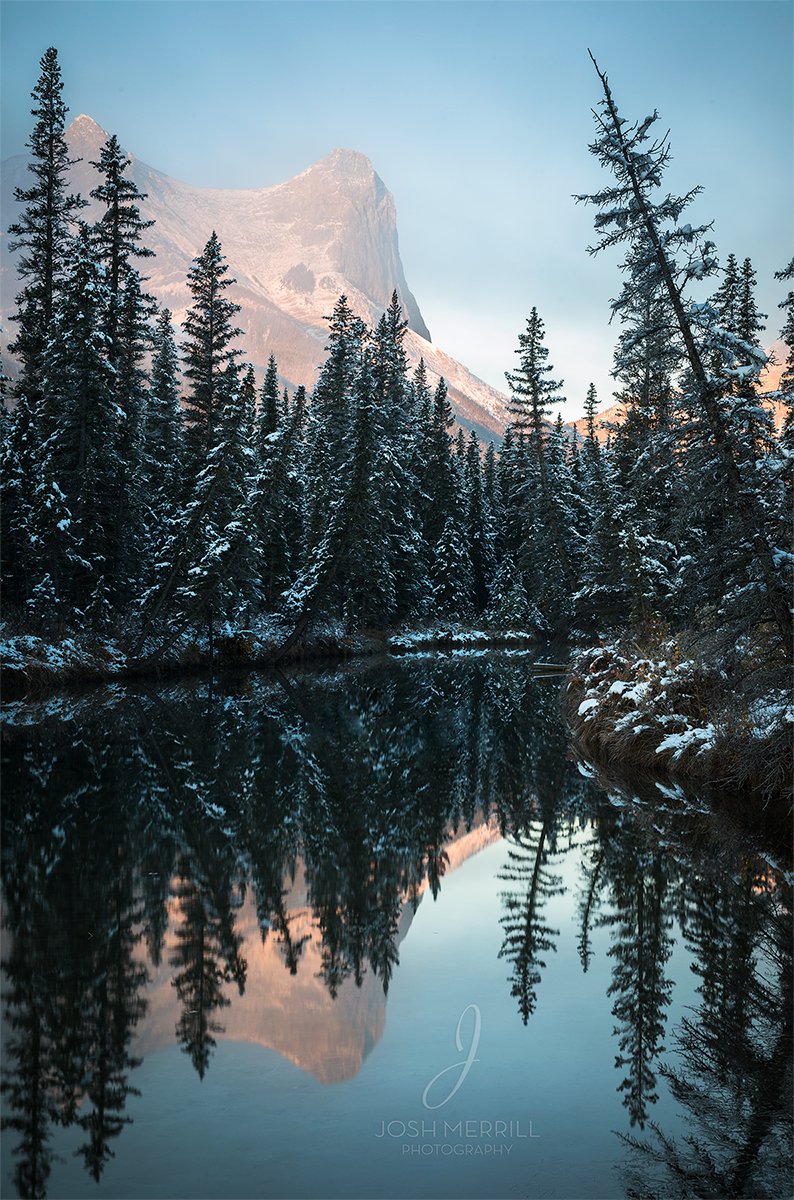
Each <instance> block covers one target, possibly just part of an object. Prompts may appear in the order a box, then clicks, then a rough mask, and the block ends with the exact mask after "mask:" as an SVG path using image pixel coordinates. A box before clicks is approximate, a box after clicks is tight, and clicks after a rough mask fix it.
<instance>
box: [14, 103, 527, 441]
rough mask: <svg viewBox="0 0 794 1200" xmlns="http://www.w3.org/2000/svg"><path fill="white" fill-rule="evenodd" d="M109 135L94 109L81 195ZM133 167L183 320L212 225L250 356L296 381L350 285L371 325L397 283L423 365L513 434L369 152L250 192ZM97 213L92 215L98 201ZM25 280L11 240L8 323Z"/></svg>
mask: <svg viewBox="0 0 794 1200" xmlns="http://www.w3.org/2000/svg"><path fill="white" fill-rule="evenodd" d="M106 138H107V134H106V133H105V131H104V130H103V129H101V128H100V126H99V125H97V123H96V122H95V121H94V120H92V119H91V117H88V116H79V117H76V118H75V120H74V121H73V122H72V123H71V125H70V126H69V128H68V130H67V140H68V142H69V147H70V150H71V152H72V155H73V157H75V158H79V159H81V160H82V161H81V162H79V163H77V164H76V166H75V167H74V168H73V175H72V183H73V187H74V188H75V190H77V191H79V192H80V193H81V194H82V195H83V196H85V197H87V196H88V194H89V192H90V191H91V189H92V188H93V187H95V186H96V184H97V180H98V175H97V172H96V170H95V169H94V168H93V167H92V166H91V165H90V163H91V160H97V159H98V158H99V153H100V148H101V146H102V144H103V142H104V141H105V140H106ZM26 161H27V160H26V159H25V158H24V157H23V156H19V157H16V158H11V159H8V160H6V162H4V163H3V171H2V175H3V190H2V229H3V231H5V230H7V229H8V226H9V224H10V223H11V222H12V221H13V220H14V219H15V216H16V211H17V206H16V204H15V202H14V200H13V195H14V188H15V187H16V186H23V187H27V186H29V181H30V175H29V172H27V170H26ZM129 174H130V175H131V176H132V178H133V179H134V180H135V182H136V184H137V185H138V187H139V189H140V190H141V191H143V192H146V193H147V194H148V200H146V201H145V202H144V203H143V204H142V205H141V211H142V215H144V216H145V217H147V218H153V219H154V221H155V225H154V226H153V227H152V228H151V229H150V230H149V231H148V232H147V243H148V245H150V246H151V248H152V249H153V250H154V251H155V252H156V255H157V257H156V258H154V259H151V260H144V261H143V264H142V265H143V268H144V270H145V272H146V273H147V274H148V275H149V277H150V282H149V284H148V290H149V291H151V292H152V293H153V294H154V295H155V296H156V297H157V299H158V300H159V301H160V302H161V303H163V304H167V305H168V307H169V308H171V309H172V310H173V312H174V315H175V319H176V321H177V322H181V321H182V319H183V317H184V315H185V310H186V307H187V305H188V301H189V294H188V291H187V287H186V284H185V277H186V273H187V270H188V267H189V266H190V263H191V260H192V259H193V258H194V257H195V256H196V254H198V253H199V252H200V251H201V249H202V248H203V246H204V244H205V243H206V241H207V238H208V237H209V235H210V233H211V232H212V230H213V229H214V230H216V232H217V234H218V237H219V238H220V239H221V243H222V245H223V250H224V253H225V255H226V257H227V259H228V261H229V265H230V273H231V274H232V275H234V276H235V278H236V279H237V283H236V285H235V287H234V289H233V292H230V294H231V295H232V297H233V299H235V300H236V301H237V303H239V304H241V305H242V311H241V313H240V314H239V318H238V324H239V325H240V326H241V328H242V329H243V338H242V340H241V345H242V347H243V348H244V351H245V357H246V359H248V360H250V361H252V362H253V363H254V364H255V366H257V367H258V368H259V369H260V370H261V369H262V368H263V367H264V364H265V363H266V362H267V359H268V356H269V355H270V354H271V353H272V354H275V356H276V359H277V361H278V365H279V370H280V372H281V375H282V377H283V378H284V380H285V381H287V382H288V383H290V384H291V385H293V386H294V385H296V384H299V383H302V384H304V385H305V386H306V387H309V388H310V387H311V386H312V385H313V383H314V381H315V379H316V376H317V369H318V367H319V365H320V364H321V363H322V361H323V359H324V357H325V354H324V349H325V344H326V330H327V325H326V322H325V321H324V320H323V318H324V316H326V315H327V314H329V313H330V312H331V309H332V308H333V305H334V303H335V301H336V300H337V298H338V297H339V295H340V294H341V293H342V292H344V293H345V294H346V295H347V297H348V299H349V301H350V304H351V307H352V308H353V309H354V310H355V311H356V312H358V313H359V315H361V316H362V317H363V318H364V319H365V320H366V321H367V322H369V323H374V322H375V321H377V320H378V318H379V317H380V315H381V313H382V312H383V311H384V309H385V308H386V306H387V305H388V303H389V300H390V298H391V294H392V291H393V290H394V289H395V288H396V289H397V292H398V294H399V296H400V299H401V301H402V304H403V307H404V310H405V313H406V316H407V318H408V322H409V328H408V332H407V336H406V345H407V350H408V354H409V357H410V359H411V361H412V362H413V363H417V362H418V361H419V358H420V357H422V356H423V357H424V359H425V363H426V365H427V368H428V371H429V373H430V376H431V380H434V379H435V377H437V376H439V375H443V376H444V378H445V379H446V380H447V383H448V385H449V389H450V398H451V400H452V403H453V406H454V408H455V410H456V413H457V415H458V417H459V419H460V421H461V423H462V424H464V425H467V426H474V427H475V428H477V429H478V431H479V432H480V433H487V434H488V435H490V436H493V435H495V434H499V433H501V431H502V430H503V428H504V425H505V420H506V414H505V405H506V398H505V397H504V396H503V395H501V394H500V393H499V392H497V391H496V390H495V389H494V388H492V387H490V386H489V385H488V384H486V383H484V382H483V381H482V380H480V379H477V378H476V376H474V375H472V374H471V372H470V371H468V370H467V369H466V368H465V367H464V366H462V365H461V364H460V363H458V362H456V361H455V359H453V358H451V357H450V356H449V355H447V354H444V352H443V351H442V350H439V349H438V348H437V347H436V346H434V345H433V344H432V342H431V340H430V333H429V331H428V329H427V326H426V325H425V322H424V319H423V317H422V314H421V312H420V309H419V305H418V304H417V302H416V300H415V298H414V296H413V295H412V293H411V291H410V289H409V287H408V284H407V282H406V279H405V273H404V271H403V267H402V263H401V261H400V253H399V247H398V238H397V220H396V213H395V206H394V200H393V198H392V196H391V193H390V192H389V191H388V190H387V189H386V187H385V185H384V184H383V181H382V180H381V179H380V177H379V176H378V175H377V173H376V171H375V169H374V167H373V166H372V163H371V162H370V161H369V159H368V158H366V156H365V155H363V154H360V153H358V152H357V151H355V150H332V151H331V153H330V154H328V155H326V157H325V158H323V159H321V160H320V162H318V163H315V164H314V166H311V167H308V168H307V169H306V170H305V171H302V172H301V173H300V174H299V175H296V176H295V178H294V179H290V180H288V181H287V182H286V183H281V184H277V185H276V186H275V187H267V188H253V189H246V190H226V189H216V188H198V187H193V186H191V185H190V184H186V183H182V182H180V181H179V180H177V179H172V178H170V176H168V175H164V174H163V173H162V172H161V171H157V170H155V169H154V168H152V167H149V166H147V165H146V163H143V162H141V161H140V160H139V159H136V158H135V157H134V156H131V166H130V170H129ZM85 215H86V216H87V217H88V219H90V218H91V215H92V213H91V208H90V207H89V208H88V209H87V210H86V213H85ZM17 290H18V289H17V280H16V274H15V271H14V266H13V262H12V258H11V256H10V255H9V253H8V238H7V236H4V237H3V244H2V320H3V325H4V328H5V329H6V330H7V329H8V324H7V321H8V315H9V313H10V312H11V311H12V310H13V299H14V295H15V293H16V291H17Z"/></svg>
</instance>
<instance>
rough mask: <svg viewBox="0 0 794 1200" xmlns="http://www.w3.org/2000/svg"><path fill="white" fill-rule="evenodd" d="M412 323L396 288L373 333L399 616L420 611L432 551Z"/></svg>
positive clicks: (385, 509) (378, 432)
mask: <svg viewBox="0 0 794 1200" xmlns="http://www.w3.org/2000/svg"><path fill="white" fill-rule="evenodd" d="M407 327H408V322H407V321H406V320H405V319H404V317H403V312H402V307H401V305H400V301H399V297H398V295H397V292H396V291H395V292H393V293H392V298H391V303H390V304H389V307H388V309H387V310H386V312H385V313H384V315H383V316H382V317H381V319H380V321H379V322H378V325H377V328H376V330H375V333H374V335H373V339H372V379H373V384H374V404H375V411H374V421H375V436H376V445H377V465H376V473H377V475H378V477H379V483H378V490H379V492H380V497H381V499H380V503H381V505H382V514H381V519H382V520H383V521H384V523H385V525H386V528H387V529H388V544H389V567H390V573H391V576H392V578H393V580H394V588H395V615H396V616H397V617H400V618H402V617H407V616H408V615H410V614H411V613H416V612H418V611H420V610H421V607H422V605H423V603H424V599H425V596H426V594H427V578H426V576H425V574H424V571H423V567H424V564H425V562H426V561H427V555H426V553H425V547H424V544H423V538H422V530H421V528H420V520H419V514H420V511H421V497H420V491H419V480H418V479H417V477H416V474H415V471H414V467H415V465H416V462H417V455H416V453H415V448H414V443H415V438H416V424H415V421H414V420H413V410H412V400H413V393H412V388H411V385H410V382H409V380H408V359H407V355H406V352H405V347H404V345H403V340H404V337H405V330H406V329H407Z"/></svg>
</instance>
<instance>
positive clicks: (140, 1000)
mask: <svg viewBox="0 0 794 1200" xmlns="http://www.w3.org/2000/svg"><path fill="white" fill-rule="evenodd" d="M555 687H556V685H555V684H553V683H551V682H550V681H548V680H541V679H537V678H533V677H532V675H531V672H530V671H529V670H528V669H527V665H526V662H525V661H524V660H522V659H521V658H519V657H513V658H510V657H494V658H489V659H484V660H480V661H474V662H472V661H462V660H457V661H456V660H454V659H453V660H446V661H425V662H422V663H417V662H414V663H410V662H403V663H394V664H387V665H383V664H379V665H377V666H374V667H371V668H367V667H361V668H357V669H352V670H349V671H343V672H338V673H335V674H331V675H327V676H307V677H302V678H301V677H298V676H291V677H282V678H279V679H269V678H265V677H256V676H250V677H239V678H235V679H234V680H233V681H231V682H230V683H227V684H226V685H225V687H224V688H223V689H222V690H220V691H219V690H218V689H217V687H215V688H214V689H211V688H210V687H209V685H208V684H206V683H199V684H196V685H194V686H191V687H187V688H186V687H174V688H171V689H162V690H159V691H157V692H152V691H146V690H123V689H115V690H114V689H109V690H106V691H103V692H95V693H91V694H90V695H89V696H87V697H84V698H82V699H79V700H78V699H69V698H63V699H61V700H58V701H53V702H50V703H49V704H48V705H44V706H39V707H38V708H37V707H35V706H30V707H29V708H26V709H22V708H17V709H16V711H15V712H14V713H13V714H12V715H13V718H14V724H13V725H12V726H11V727H10V728H9V729H8V730H7V731H6V734H5V737H4V757H5V766H4V778H5V797H4V808H3V834H4V836H3V870H4V880H5V901H4V904H5V907H4V925H5V934H4V936H5V949H4V954H3V969H4V975H5V984H4V1020H5V1028H6V1033H5V1037H4V1081H3V1092H4V1111H5V1116H4V1124H5V1126H6V1127H7V1128H8V1129H9V1130H10V1131H11V1132H12V1134H13V1154H14V1166H13V1182H14V1186H15V1188H16V1190H17V1192H18V1194H19V1195H21V1196H43V1195H45V1194H46V1192H47V1187H48V1180H49V1176H50V1173H51V1169H52V1163H53V1154H54V1149H53V1144H54V1142H55V1141H56V1140H57V1139H56V1137H55V1134H56V1131H57V1130H58V1129H60V1128H64V1127H71V1128H72V1129H73V1130H79V1138H80V1141H79V1146H78V1149H77V1150H76V1151H75V1153H76V1154H77V1155H79V1157H80V1158H81V1159H82V1161H83V1163H84V1165H85V1169H86V1171H87V1172H88V1173H89V1175H90V1176H91V1177H92V1178H93V1179H94V1180H97V1181H98V1180H99V1179H100V1178H101V1176H102V1173H103V1170H104V1168H105V1166H106V1164H107V1162H108V1160H109V1158H111V1157H113V1155H114V1147H115V1146H116V1144H117V1141H118V1139H119V1138H120V1137H121V1136H123V1131H124V1129H125V1126H126V1125H128V1124H129V1120H130V1118H129V1116H128V1113H127V1102H128V1098H129V1097H130V1095H133V1094H136V1089H135V1085H134V1080H135V1069H136V1067H138V1066H139V1065H140V1062H141V1060H142V1056H143V1055H144V1054H146V1053H148V1052H150V1051H151V1050H153V1049H154V1048H156V1047H158V1046H161V1045H163V1044H164V1043H165V1042H166V1041H168V1040H170V1041H171V1042H172V1043H173V1042H174V1041H175V1042H177V1043H178V1044H179V1045H180V1046H181V1048H182V1050H183V1051H184V1053H185V1054H186V1055H187V1056H188V1058H189V1061H190V1062H191V1063H192V1066H193V1067H194V1068H195V1071H196V1073H197V1075H198V1077H199V1078H201V1079H203V1078H204V1077H205V1075H206V1073H207V1071H208V1070H209V1069H210V1068H211V1063H212V1056H213V1051H214V1050H215V1048H216V1044H217V1040H218V1038H219V1037H220V1036H222V1035H224V1034H225V1035H226V1036H230V1037H235V1038H239V1039H241V1040H247V1041H254V1042H260V1043H261V1044H266V1045H269V1046H272V1047H273V1048H275V1049H277V1050H279V1052H280V1053H282V1054H283V1055H284V1056H285V1057H287V1058H290V1059H291V1061H293V1062H296V1063H298V1064H299V1065H300V1066H302V1067H303V1068H304V1069H305V1070H308V1071H310V1072H312V1074H314V1075H315V1077H316V1078H318V1079H320V1080H321V1081H322V1082H325V1083H332V1082H337V1081H341V1080H344V1079H349V1078H351V1077H353V1076H354V1075H355V1074H356V1073H357V1071H358V1070H359V1069H360V1067H361V1064H362V1063H363V1061H364V1059H365V1057H366V1055H367V1054H368V1053H369V1052H370V1050H371V1049H372V1047H373V1046H374V1045H375V1044H376V1043H377V1041H378V1039H379V1038H380V1036H381V1034H382V1031H383V1027H384V1019H385V1005H386V996H387V994H388V990H389V985H390V982H391V981H392V979H393V977H394V973H395V971H396V970H398V967H399V951H400V944H401V941H402V940H403V938H405V936H406V935H407V933H408V930H409V928H410V924H411V917H412V915H413V913H414V912H415V911H416V909H417V906H418V905H419V903H420V902H421V900H422V896H423V894H424V893H425V892H426V891H427V892H429V893H430V894H431V895H432V896H434V897H435V896H436V895H438V893H439V891H440V889H442V888H443V887H444V881H445V877H446V876H447V875H448V874H449V873H451V872H453V871H454V870H455V869H456V867H457V866H458V865H459V864H460V863H461V862H462V861H464V860H465V859H466V857H467V856H469V855H470V854H472V853H474V852H476V851H477V850H478V849H480V848H481V847H482V846H484V845H486V844H488V843H489V842H490V841H492V840H493V839H494V838H496V837H498V836H500V835H502V836H505V837H506V838H508V839H509V843H510V846H509V851H508V855H507V860H506V866H505V867H504V868H503V870H502V871H501V873H500V878H499V880H497V881H495V884H494V887H495V888H496V889H498V891H499V893H500V899H501V905H502V928H501V950H500V954H501V957H502V959H503V961H504V965H505V968H506V973H505V988H506V989H507V990H508V991H509V993H510V994H511V995H512V997H513V998H514V1000H515V1016H516V1022H517V1023H519V1025H520V1024H521V1023H523V1024H524V1025H527V1024H530V1023H531V1020H532V1016H533V1014H534V1013H535V1012H536V1011H537V1009H538V1008H539V1006H542V1005H543V1004H544V1002H550V1003H553V1002H554V999H553V997H552V996H549V997H548V998H545V994H544V988H543V980H544V973H545V972H546V971H547V969H548V965H549V963H550V962H551V959H552V957H553V956H554V954H555V950H556V947H557V944H558V939H559V937H560V927H559V922H558V921H557V919H556V918H554V917H552V916H550V915H549V914H550V912H551V911H552V910H554V905H555V904H556V903H557V902H558V901H559V899H560V898H561V897H562V896H563V894H564V892H565V886H564V883H563V866H564V864H565V862H566V860H568V859H570V858H571V857H574V858H575V859H576V860H577V862H578V864H579V866H578V874H579V883H578V887H577V891H576V895H575V897H573V898H572V899H573V906H574V912H575V915H576V922H577V939H578V949H579V958H580V962H581V968H582V986H583V987H584V986H585V983H586V980H585V978H584V977H585V975H586V973H587V972H588V968H589V967H590V966H591V963H592V956H593V943H594V936H595V935H596V934H597V933H598V931H601V930H604V931H607V932H608V935H609V939H610V944H609V949H608V960H609V965H610V972H611V979H610V983H609V997H610V1001H611V1004H612V1017H613V1021H614V1030H613V1057H614V1062H615V1088H616V1089H617V1090H618V1092H619V1093H620V1096H621V1099H622V1103H623V1105H624V1107H625V1110H626V1129H625V1130H624V1131H623V1137H624V1140H625V1142H626V1147H627V1150H626V1153H624V1152H622V1151H621V1149H620V1147H619V1145H618V1144H617V1143H616V1148H615V1158H616V1160H619V1159H621V1158H623V1159H625V1171H626V1179H625V1192H626V1195H627V1196H638V1197H650V1196H652V1195H664V1194H668V1192H669V1194H670V1195H676V1196H688V1195H692V1196H697V1195H715V1196H718V1195H731V1196H763V1195H767V1194H768V1195H773V1194H776V1193H775V1192H774V1191H773V1190H769V1189H770V1188H773V1187H774V1186H777V1184H778V1183H779V1180H780V1171H781V1170H782V1169H785V1165H786V1162H787V1156H788V1154H789V1150H790V1141H789V1139H790V1127H789V1113H790V1101H789V1099H788V1097H789V1093H790V1063H791V935H790V893H789V890H788V888H787V886H786V884H785V882H784V880H783V877H782V876H781V875H780V873H779V872H777V871H775V870H772V869H771V868H768V867H766V866H765V865H764V864H763V862H762V860H760V859H759V858H757V857H756V856H754V855H753V854H751V853H749V852H748V851H747V850H746V849H743V848H742V843H741V841H739V842H737V843H726V840H725V837H724V831H723V830H719V831H718V832H715V823H714V822H713V821H712V819H711V818H710V817H709V816H708V815H707V814H706V813H701V814H700V815H698V814H697V812H695V811H694V809H693V804H692V798H691V797H687V796H685V795H684V794H683V793H681V792H680V791H678V790H676V789H673V790H668V791H667V792H666V793H665V792H659V791H654V797H655V799H654V801H653V803H650V804H643V803H633V802H630V801H629V800H628V799H627V797H626V796H625V795H623V796H621V795H620V794H618V793H617V792H616V791H615V789H614V788H609V787H608V788H607V791H606V792H605V791H604V789H603V788H602V787H600V786H599V785H598V783H597V782H595V781H594V780H592V779H591V778H588V777H587V775H586V774H583V773H582V772H581V770H580V769H579V768H578V766H577V764H576V763H575V762H574V761H573V760H572V759H571V758H570V757H569V755H568V751H567V744H566V737H565V733H564V730H563V728H562V726H561V724H560V722H559V720H558V718H557V696H556V692H555ZM651 790H652V791H653V789H651ZM639 799H640V800H641V799H642V797H640V798H639ZM715 838H716V839H717V841H716V842H714V841H713V840H711V839H715ZM715 845H717V846H718V847H719V852H715ZM554 911H556V910H554ZM676 940H678V941H679V942H681V943H682V946H681V948H682V949H685V950H686V952H687V955H688V958H689V962H690V964H691V970H692V971H693V972H694V973H695V975H696V977H697V995H698V1006H697V1008H696V1010H695V1011H693V1012H691V1013H689V1014H688V1015H687V1016H686V1017H685V1018H684V1019H683V1020H681V1021H679V1022H678V1023H677V1024H676V1025H675V1026H674V1027H673V1028H670V1027H669V1021H668V1013H669V1009H670V1002H671V996H672V994H673V990H674V986H675V984H674V977H673V975H672V973H671V966H670V964H671V955H672V953H673V948H674V946H675V945H676ZM588 986H589V985H588ZM572 1036H575V1033H572ZM586 1052H587V1047H583V1053H586ZM663 1084H664V1086H667V1087H669V1089H670V1091H671V1093H672V1095H673V1096H674V1098H675V1100H676V1102H677V1104H678V1105H679V1106H680V1109H681V1111H682V1112H685V1113H686V1114H688V1115H687V1118H686V1119H687V1121H688V1123H689V1133H688V1137H687V1139H686V1140H685V1141H682V1140H681V1139H680V1138H679V1139H674V1138H673V1137H672V1136H671V1135H670V1134H668V1133H666V1132H665V1131H664V1130H663V1129H662V1128H661V1127H660V1126H659V1124H658V1123H654V1120H653V1113H654V1106H655V1104H656V1102H657V1100H658V1096H659V1091H660V1087H661V1086H662V1085H663ZM594 1099H596V1102H597V1098H594ZM632 1129H633V1130H634V1133H631V1132H630V1131H631V1130H632ZM639 1135H642V1136H639ZM632 1163H634V1167H632ZM632 1170H633V1172H634V1173H633V1174H632ZM649 1180H652V1181H653V1182H652V1183H649ZM516 1182H517V1183H520V1184H521V1186H522V1187H525V1186H527V1185H526V1182H525V1181H522V1180H517V1181H516ZM765 1188H766V1189H767V1190H766V1191H765V1190H764V1189H765ZM709 1189H710V1190H709ZM720 1189H722V1190H720ZM779 1194H782V1193H779Z"/></svg>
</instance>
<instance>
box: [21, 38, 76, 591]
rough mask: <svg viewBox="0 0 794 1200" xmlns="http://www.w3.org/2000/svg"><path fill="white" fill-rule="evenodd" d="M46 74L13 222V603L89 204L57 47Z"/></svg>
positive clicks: (36, 96) (29, 572) (27, 582)
mask: <svg viewBox="0 0 794 1200" xmlns="http://www.w3.org/2000/svg"><path fill="white" fill-rule="evenodd" d="M40 67H41V74H40V76H39V79H38V82H37V83H36V86H35V88H34V89H33V92H32V98H33V101H34V106H33V108H32V110H31V113H32V116H33V117H34V118H35V123H34V126H33V130H32V132H31V135H30V138H29V140H28V143H27V145H28V149H29V150H30V157H31V160H30V163H29V164H28V170H29V171H30V172H31V174H32V175H33V180H34V181H33V183H32V184H31V186H30V187H28V188H21V187H18V188H16V189H15V192H14V199H15V200H16V201H17V203H18V204H22V205H24V207H23V209H22V211H21V213H20V215H19V217H18V218H17V220H16V221H15V222H14V223H13V225H11V226H10V228H9V231H8V233H9V243H8V248H9V250H10V251H16V250H19V251H21V255H20V258H19V261H18V263H17V268H16V269H17V274H18V275H19V278H20V280H21V281H22V284H23V286H22V290H21V291H20V293H19V295H18V296H17V297H16V312H15V313H14V314H13V315H12V317H11V320H12V321H14V322H16V324H17V331H16V335H15V337H14V339H13V341H12V342H11V344H10V346H9V350H10V352H11V353H12V354H14V355H15V356H16V357H17V360H18V361H19V368H20V369H19V376H18V379H17V382H16V384H15V386H14V389H13V394H14V397H15V399H16V406H15V408H14V412H13V417H12V418H11V422H10V428H9V431H8V440H7V444H6V451H5V456H4V462H3V468H4V469H3V478H2V485H1V490H0V508H1V509H2V521H3V537H2V567H3V569H2V578H3V592H4V596H5V599H6V602H8V601H9V600H11V601H12V602H16V603H18V604H24V603H25V601H26V600H27V599H28V597H29V595H30V590H31V587H32V586H34V584H33V576H34V575H35V574H36V571H37V570H38V568H37V567H34V565H33V563H32V562H31V561H30V551H31V539H30V521H31V507H32V504H33V493H34V490H35V489H36V488H37V487H40V484H41V481H40V480H39V479H38V477H37V470H38V454H39V450H40V445H41V436H42V435H41V432H40V430H39V428H38V409H39V405H40V403H41V389H42V372H43V362H44V352H45V349H46V346H47V340H48V337H49V333H50V324H51V322H52V318H53V313H54V309H55V304H56V302H57V298H58V295H59V292H60V289H61V287H62V283H63V274H64V267H65V261H66V256H67V253H68V249H69V243H70V236H71V235H70V224H71V222H72V221H73V220H74V218H75V216H76V214H77V212H78V211H79V209H80V208H81V207H82V206H83V205H84V203H85V201H83V200H82V199H81V198H80V197H79V196H74V195H71V194H70V193H69V192H68V191H67V177H68V173H69V168H70V167H71V166H73V165H74V160H70V158H69V150H68V147H67V145H66V139H65V137H64V127H65V123H66V114H67V112H68V111H69V110H68V109H67V107H66V105H65V104H64V102H63V96H62V93H63V80H62V77H61V68H60V64H59V62H58V52H57V50H55V49H54V48H53V47H50V49H48V50H47V51H46V53H45V54H44V56H43V57H42V59H41V63H40Z"/></svg>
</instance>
